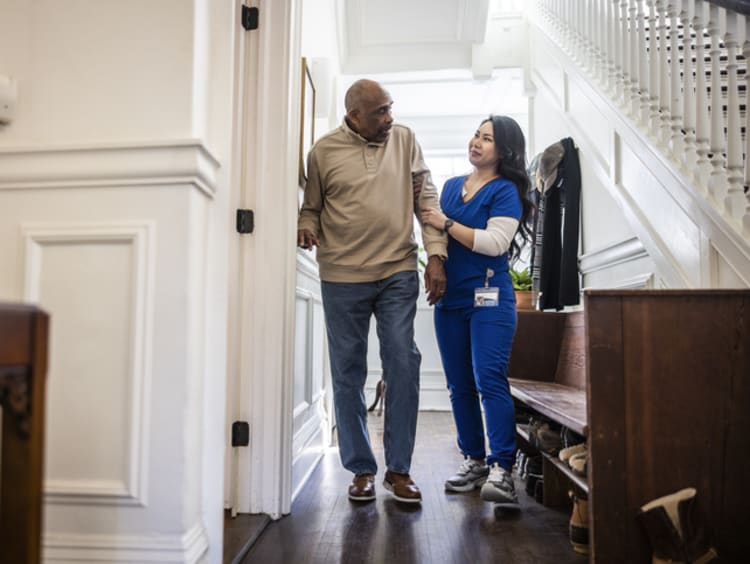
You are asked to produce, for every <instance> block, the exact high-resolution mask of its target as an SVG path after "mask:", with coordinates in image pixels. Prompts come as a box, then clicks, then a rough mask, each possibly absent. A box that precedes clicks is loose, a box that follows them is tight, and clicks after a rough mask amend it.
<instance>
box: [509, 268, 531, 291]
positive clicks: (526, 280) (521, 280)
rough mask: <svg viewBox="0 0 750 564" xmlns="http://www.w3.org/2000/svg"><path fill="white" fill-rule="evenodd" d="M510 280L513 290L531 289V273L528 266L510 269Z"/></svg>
mask: <svg viewBox="0 0 750 564" xmlns="http://www.w3.org/2000/svg"><path fill="white" fill-rule="evenodd" d="M510 280H511V282H512V283H513V289H514V290H531V274H530V273H529V269H528V268H524V269H523V270H516V269H515V268H511V269H510Z"/></svg>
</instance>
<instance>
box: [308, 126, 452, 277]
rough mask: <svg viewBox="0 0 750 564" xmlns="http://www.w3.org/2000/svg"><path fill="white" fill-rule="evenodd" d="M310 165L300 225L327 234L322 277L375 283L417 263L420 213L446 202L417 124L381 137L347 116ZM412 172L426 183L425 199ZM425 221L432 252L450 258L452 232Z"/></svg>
mask: <svg viewBox="0 0 750 564" xmlns="http://www.w3.org/2000/svg"><path fill="white" fill-rule="evenodd" d="M307 168H308V180H307V183H306V185H305V197H304V201H303V202H302V208H301V209H300V214H299V222H298V228H299V229H309V230H310V231H312V232H313V233H314V234H316V235H317V237H318V239H319V240H320V247H319V248H318V250H317V260H318V265H319V266H320V278H321V280H325V281H327V282H374V281H376V280H382V279H384V278H387V277H388V276H391V275H392V274H395V273H396V272H401V271H404V270H416V269H417V242H416V240H415V237H414V217H415V215H416V217H417V219H419V213H418V212H419V210H420V209H423V208H427V207H435V208H438V207H439V203H438V198H437V190H436V189H435V186H434V185H433V184H432V179H431V178H430V171H429V169H428V168H427V165H426V164H425V162H424V158H423V157H422V149H421V148H420V147H419V144H418V143H417V141H416V138H415V136H414V132H413V131H412V130H411V129H409V128H408V127H405V126H402V125H398V124H394V125H393V128H392V129H391V133H390V135H389V136H388V139H387V140H386V141H385V142H383V143H373V142H370V141H367V140H366V139H364V138H363V137H361V136H360V135H358V134H357V133H355V132H354V131H352V129H351V128H349V126H348V125H347V123H346V120H344V123H343V124H342V125H341V126H340V127H339V128H337V129H335V130H333V131H331V132H330V133H328V134H326V135H325V136H323V137H322V138H321V139H320V140H318V142H317V143H315V145H313V148H312V149H311V150H310V154H309V155H308V167H307ZM412 179H415V180H416V181H417V182H420V183H421V184H422V191H421V193H420V196H419V201H418V202H415V201H414V188H413V185H412ZM415 203H416V206H417V210H415ZM415 212H416V213H415ZM420 224H421V223H420ZM421 227H422V239H423V243H424V247H425V250H426V251H427V255H428V256H431V255H438V256H441V257H445V256H446V254H447V237H446V236H445V234H444V233H443V232H442V231H440V230H438V229H435V228H434V227H431V226H425V225H422V226H421Z"/></svg>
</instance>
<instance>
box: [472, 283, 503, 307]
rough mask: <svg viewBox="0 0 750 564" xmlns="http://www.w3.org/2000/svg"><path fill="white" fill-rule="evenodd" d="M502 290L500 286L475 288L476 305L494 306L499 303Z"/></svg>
mask: <svg viewBox="0 0 750 564" xmlns="http://www.w3.org/2000/svg"><path fill="white" fill-rule="evenodd" d="M499 295H500V290H499V289H498V288H487V287H484V288H475V289H474V307H494V306H497V305H498V297H499Z"/></svg>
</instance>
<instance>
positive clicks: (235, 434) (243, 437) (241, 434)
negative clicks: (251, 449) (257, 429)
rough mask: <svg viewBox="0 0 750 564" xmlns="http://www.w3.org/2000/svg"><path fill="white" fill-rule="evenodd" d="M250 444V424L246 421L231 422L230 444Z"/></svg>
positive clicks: (236, 445) (238, 445) (237, 445)
mask: <svg viewBox="0 0 750 564" xmlns="http://www.w3.org/2000/svg"><path fill="white" fill-rule="evenodd" d="M249 444H250V424H249V423H248V422H247V421H235V422H234V423H232V446H233V447H240V446H248V445H249Z"/></svg>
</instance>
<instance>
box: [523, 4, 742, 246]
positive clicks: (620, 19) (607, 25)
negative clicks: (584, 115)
mask: <svg viewBox="0 0 750 564" xmlns="http://www.w3.org/2000/svg"><path fill="white" fill-rule="evenodd" d="M719 4H722V2H720V1H715V2H707V1H704V0H537V2H536V12H535V14H536V15H535V19H536V23H537V24H538V25H539V26H540V27H541V28H542V30H543V31H544V32H545V33H546V34H547V35H548V36H549V37H550V38H551V39H552V40H553V41H554V42H555V43H557V46H558V47H559V48H560V49H562V50H563V51H565V52H567V53H568V54H569V55H570V56H571V58H572V59H573V60H574V61H575V62H576V63H577V64H578V65H579V66H580V67H581V68H582V69H583V71H584V73H587V74H588V75H589V76H590V78H591V79H592V82H594V83H596V84H598V85H599V86H601V89H602V92H603V94H604V95H606V96H609V97H611V99H612V100H613V101H614V102H615V103H617V104H618V105H619V106H620V108H621V110H622V112H623V113H624V114H625V115H627V116H628V117H630V118H631V119H632V121H633V123H634V124H635V125H636V126H637V127H639V128H640V129H641V130H642V133H643V134H644V135H645V136H647V137H648V138H650V139H651V140H652V141H653V142H654V145H656V146H657V147H658V148H659V149H660V150H661V151H662V152H663V153H664V154H665V155H666V156H667V157H668V158H669V159H670V160H671V161H672V162H674V163H675V166H676V167H677V168H678V169H679V170H680V171H681V172H682V173H683V174H684V175H685V177H686V178H687V179H688V180H689V181H691V182H692V183H693V187H694V189H695V190H696V192H697V193H699V194H700V195H701V196H702V197H703V198H705V199H706V200H707V201H709V202H711V204H712V206H713V207H714V208H715V209H716V211H717V212H718V213H719V214H720V215H721V216H722V217H723V218H724V219H725V220H726V222H727V223H728V224H729V225H730V226H731V227H732V228H733V229H736V230H737V231H738V232H739V233H740V234H741V235H743V237H745V238H748V237H750V193H748V186H749V185H750V164H748V160H749V159H748V154H750V135H748V134H747V133H746V132H748V131H750V112H748V111H747V109H746V104H747V100H748V95H747V93H748V91H750V72H748V71H749V69H748V62H749V61H750V27H749V26H750V17H748V16H746V15H744V14H741V13H737V12H734V11H732V10H730V9H728V8H726V7H723V6H720V5H719ZM740 9H742V8H740ZM743 11H745V10H743Z"/></svg>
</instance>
